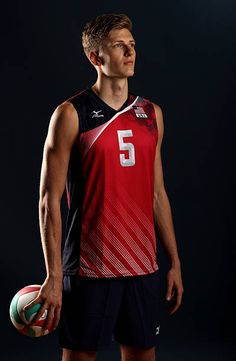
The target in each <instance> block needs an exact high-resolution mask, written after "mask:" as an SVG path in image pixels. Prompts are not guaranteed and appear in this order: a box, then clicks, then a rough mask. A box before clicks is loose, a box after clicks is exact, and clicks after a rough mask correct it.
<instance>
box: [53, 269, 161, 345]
mask: <svg viewBox="0 0 236 361" xmlns="http://www.w3.org/2000/svg"><path fill="white" fill-rule="evenodd" d="M159 332H160V309H159V271H158V270H157V271H155V272H154V273H150V274H148V275H142V276H133V277H132V276H131V277H118V278H82V277H79V276H77V275H74V276H64V280H63V299H62V311H61V319H60V323H59V343H60V345H61V347H62V348H67V349H72V350H84V351H99V350H104V349H106V348H108V347H109V345H110V344H111V341H114V340H116V341H117V342H119V343H120V344H125V345H129V346H134V347H144V348H145V347H152V346H155V345H156V343H157V342H158V335H159Z"/></svg>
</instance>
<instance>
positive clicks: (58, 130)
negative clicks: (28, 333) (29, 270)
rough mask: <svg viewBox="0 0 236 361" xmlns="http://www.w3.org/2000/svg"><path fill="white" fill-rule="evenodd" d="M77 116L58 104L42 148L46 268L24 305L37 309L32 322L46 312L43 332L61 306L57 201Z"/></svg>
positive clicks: (42, 230)
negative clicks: (35, 291)
mask: <svg viewBox="0 0 236 361" xmlns="http://www.w3.org/2000/svg"><path fill="white" fill-rule="evenodd" d="M78 132H79V129H78V117H77V112H76V111H75V109H74V107H73V105H72V104H70V103H67V102H64V103H62V104H61V105H59V106H58V107H57V108H56V109H55V111H54V112H53V114H52V117H51V119H50V123H49V127H48V134H47V137H46V140H45V144H44V149H43V160H42V167H41V175H40V189H39V224H40V234H41V242H42V248H43V253H44V259H45V266H46V278H45V281H44V283H43V284H42V287H41V289H40V292H39V294H38V296H37V297H36V298H35V299H34V300H33V301H32V302H31V303H29V304H28V305H27V306H26V309H27V308H29V307H32V306H33V305H34V304H36V303H40V304H41V308H40V310H39V312H38V313H37V315H36V317H35V318H34V319H33V320H32V323H33V322H35V321H37V320H38V319H39V318H40V317H41V316H42V314H43V313H44V311H45V310H46V309H47V310H48V315H47V322H46V324H45V329H47V328H48V327H50V325H51V324H52V326H53V328H56V327H57V325H58V322H59V319H60V310H61V303H62V266H61V235H62V229H61V228H62V227H61V223H62V221H61V209H60V203H61V198H62V195H63V192H64V189H65V183H66V176H67V170H68V164H69V160H70V154H71V149H72V147H73V144H74V143H75V141H76V139H77V136H78Z"/></svg>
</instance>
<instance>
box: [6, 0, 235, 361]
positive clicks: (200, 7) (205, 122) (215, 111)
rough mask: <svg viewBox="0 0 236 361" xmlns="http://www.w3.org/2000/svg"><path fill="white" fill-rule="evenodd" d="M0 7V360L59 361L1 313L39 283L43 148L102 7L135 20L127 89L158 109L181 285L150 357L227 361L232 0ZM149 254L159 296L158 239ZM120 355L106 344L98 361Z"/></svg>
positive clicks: (78, 81) (80, 69)
mask: <svg viewBox="0 0 236 361" xmlns="http://www.w3.org/2000/svg"><path fill="white" fill-rule="evenodd" d="M1 8H2V11H1V16H2V19H1V28H2V29H1V30H2V31H1V34H2V41H1V50H2V57H1V90H2V95H1V99H2V105H1V140H2V141H1V148H2V149H1V235H2V237H1V252H0V271H1V292H0V293H1V298H0V300H1V308H0V319H1V330H0V333H1V338H0V339H1V348H0V360H1V361H16V360H23V361H28V360H51V361H52V360H60V357H61V356H60V354H61V351H60V349H59V346H58V344H57V332H54V333H53V334H51V335H48V336H46V337H42V338H38V339H32V338H28V337H26V336H22V335H20V334H19V333H18V332H17V331H16V330H15V329H14V327H13V326H12V325H11V323H10V319H9V316H8V309H9V304H10V301H11V299H12V297H13V295H14V294H15V293H16V292H17V291H18V290H19V289H20V288H22V287H23V286H25V285H27V284H32V283H39V284H40V283H42V282H43V280H44V277H45V268H44V260H43V253H42V249H41V243H40V235H39V225H38V192H39V176H40V168H41V161H42V151H43V144H44V140H45V137H46V134H47V130H48V124H49V120H50V116H51V114H52V112H53V110H54V109H55V107H56V106H57V105H58V104H59V103H61V102H62V101H63V100H65V99H66V98H68V97H69V96H71V95H73V94H74V93H75V92H77V91H79V90H82V89H83V88H84V87H85V86H87V85H90V84H91V85H92V84H93V83H94V82H95V80H96V72H95V70H94V69H93V68H92V66H91V65H90V63H89V62H88V60H87V59H86V57H85V55H84V53H83V50H82V45H81V31H82V29H83V26H84V25H85V23H86V22H87V21H88V20H90V19H91V18H94V17H95V16H97V15H99V14H102V13H110V12H115V13H126V14H127V15H128V16H130V18H131V20H132V21H133V25H134V28H133V36H134V37H135V39H136V42H137V46H136V50H137V60H136V68H135V76H134V77H133V78H130V79H129V89H130V90H131V91H133V92H135V93H136V94H139V95H141V96H144V97H146V98H149V99H150V100H151V101H154V102H155V103H157V104H159V105H160V106H161V108H162V110H163V115H164V125H165V133H164V139H163V146H162V161H163V171H164V180H165V186H166V190H167V194H168V196H169V200H170V203H171V206H172V213H173V220H174V225H175V232H176V238H177V243H178V249H179V254H180V257H181V262H182V276H183V283H184V290H185V292H184V298H183V302H182V306H181V308H180V309H179V311H177V313H176V314H174V315H173V316H171V317H169V316H168V315H167V314H165V312H164V313H163V324H162V326H161V334H160V344H159V346H157V348H156V350H157V357H158V360H159V361H162V360H163V361H167V360H168V361H169V360H189V361H192V360H198V361H199V360H201V361H205V360H210V359H212V360H222V361H231V360H236V355H235V352H234V351H235V350H234V347H233V345H234V343H235V321H236V318H235V304H236V297H235V237H234V234H235V232H234V225H233V206H234V203H233V195H234V194H233V187H234V184H235V182H234V181H235V178H234V166H235V163H233V162H234V157H233V155H234V143H235V139H234V138H235V123H234V121H235V101H234V95H235V64H236V56H235V52H236V41H235V35H236V29H235V28H236V11H235V10H236V9H235V8H236V6H235V2H234V1H233V0H232V1H230V0H225V1H219V0H218V1H217V0H215V1H213V0H212V1H210V0H207V1H206V0H201V1H193V0H192V1H190V0H177V1H176V0H175V1H170V0H160V1H158V2H157V1H153V2H152V1H150V0H146V1H144V2H141V1H140V2H132V1H130V2H127V1H119V2H111V1H90V2H86V1H85V2H82V1H75V0H69V1H59V0H57V1H48V2H46V1H40V2H33V1H31V2H30V1H24V2H20V1H18V2H17V1H11V2H9V3H8V4H7V3H6V4H5V5H4V6H3V4H2V6H1ZM65 211H66V203H65V195H64V196H63V200H62V214H63V215H65ZM158 258H159V265H160V269H161V275H162V277H161V279H162V292H163V294H162V297H163V299H164V297H165V290H166V280H165V277H166V271H167V270H168V263H167V258H166V255H165V253H164V251H163V248H162V247H161V244H160V243H158ZM119 357H120V355H119V345H118V344H117V343H113V344H112V345H111V348H110V349H109V350H107V351H104V352H101V353H99V355H98V361H101V360H104V361H105V360H119Z"/></svg>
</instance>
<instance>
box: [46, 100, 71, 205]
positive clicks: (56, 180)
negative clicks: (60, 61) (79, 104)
mask: <svg viewBox="0 0 236 361" xmlns="http://www.w3.org/2000/svg"><path fill="white" fill-rule="evenodd" d="M77 135H78V118H77V113H76V111H75V110H74V108H73V106H72V105H68V104H66V105H63V104H62V105H60V106H59V107H57V108H56V109H55V111H54V113H53V114H52V117H51V119H50V123H49V127H48V134H47V137H46V140H45V143H44V148H43V160H42V167H41V174H40V189H39V193H40V194H39V196H40V200H43V198H44V197H49V196H50V197H52V198H56V199H59V200H60V199H61V197H62V194H63V192H64V189H65V183H66V176H67V170H68V164H69V160H70V154H71V149H72V146H73V144H74V143H75V141H76V138H77Z"/></svg>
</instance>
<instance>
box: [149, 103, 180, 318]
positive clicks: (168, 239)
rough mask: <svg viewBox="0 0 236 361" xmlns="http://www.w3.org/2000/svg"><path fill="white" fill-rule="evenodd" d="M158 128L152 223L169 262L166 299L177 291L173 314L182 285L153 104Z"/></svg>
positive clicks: (161, 131)
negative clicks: (153, 222)
mask: <svg viewBox="0 0 236 361" xmlns="http://www.w3.org/2000/svg"><path fill="white" fill-rule="evenodd" d="M153 106H154V109H155V113H156V121H157V128H158V142H157V146H156V155H155V170H154V171H155V182H154V199H153V211H154V221H155V227H156V229H157V233H158V235H159V236H160V241H161V242H162V244H163V246H164V249H165V251H166V253H167V256H168V258H169V261H170V265H171V269H170V271H169V273H168V277H167V278H168V279H167V280H168V287H167V294H166V299H167V300H170V299H171V298H172V297H173V292H174V288H176V289H177V304H176V306H175V307H174V308H173V309H172V312H171V313H174V312H175V311H176V310H177V308H178V307H179V305H180V303H181V298H182V292H183V285H182V279H181V271H180V259H179V255H178V250H177V244H176V238H175V231H174V225H173V219H172V212H171V206H170V202H169V199H168V196H167V193H166V190H165V185H164V180H163V170H162V160H161V144H162V139H163V135H164V122H163V114H162V110H161V108H160V107H159V106H158V105H156V104H155V103H153Z"/></svg>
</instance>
